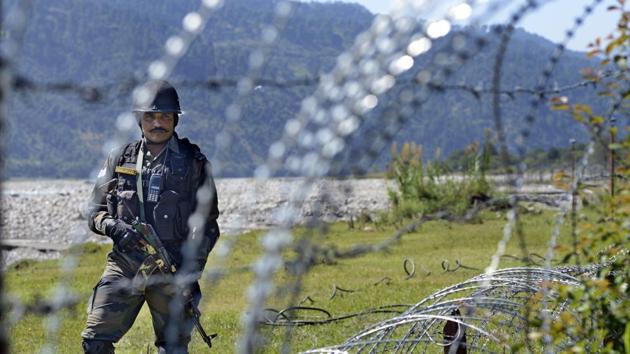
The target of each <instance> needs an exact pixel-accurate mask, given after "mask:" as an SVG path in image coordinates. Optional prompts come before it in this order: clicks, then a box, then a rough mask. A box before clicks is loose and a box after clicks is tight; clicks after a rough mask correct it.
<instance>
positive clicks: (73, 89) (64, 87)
mask: <svg viewBox="0 0 630 354" xmlns="http://www.w3.org/2000/svg"><path fill="white" fill-rule="evenodd" d="M623 71H624V70H616V71H612V70H606V71H603V72H601V73H599V74H598V75H596V76H595V77H592V78H589V79H584V80H579V81H576V82H574V83H571V84H567V85H563V86H559V87H556V88H540V87H539V86H536V87H521V86H514V87H513V88H512V89H509V90H508V89H502V90H499V93H500V94H501V95H503V96H506V97H508V98H510V99H515V97H516V96H517V95H520V94H528V95H531V96H535V97H541V96H542V97H548V96H549V95H552V94H555V95H557V94H561V93H565V92H568V91H573V90H576V89H579V88H585V87H589V86H590V87H594V86H595V84H597V83H598V82H599V81H601V80H603V79H607V78H611V77H614V76H618V75H620V74H621V72H623ZM250 80H251V81H250V84H248V87H253V90H254V91H255V90H258V89H261V88H264V87H272V88H279V89H288V88H295V87H302V86H307V87H312V86H317V85H318V84H319V82H320V80H321V76H314V77H304V78H296V79H292V80H274V79H270V78H258V79H250ZM171 82H172V84H173V85H174V86H176V87H180V88H203V89H206V90H209V91H216V90H220V89H221V88H224V87H230V88H234V87H238V86H239V82H241V80H239V79H231V78H209V79H206V80H181V81H176V80H171ZM399 82H400V86H402V87H404V86H406V85H417V84H418V81H417V79H414V78H411V79H407V80H405V79H402V80H399ZM141 83H142V81H140V80H136V79H130V80H123V81H120V82H118V83H110V84H105V85H81V84H78V83H75V82H71V81H63V82H38V81H35V80H33V79H30V78H27V77H26V76H23V75H19V74H17V75H16V77H15V80H14V84H13V91H15V92H36V93H38V92H42V93H44V92H45V93H51V92H59V93H73V94H76V95H77V96H78V97H80V98H81V99H83V100H84V101H85V102H88V103H90V102H103V101H105V98H107V97H110V95H111V94H112V93H116V94H118V95H120V94H128V93H131V92H132V91H133V88H134V87H135V86H137V85H139V84H141ZM484 85H485V82H484V81H480V82H479V83H477V84H474V85H473V84H445V83H443V84H440V83H433V82H432V83H429V84H428V86H429V87H430V88H431V89H432V90H433V91H436V92H444V91H464V92H467V93H470V94H471V95H473V96H474V97H475V98H477V99H480V98H481V96H482V95H484V94H492V93H493V92H494V91H495V90H493V89H492V88H489V87H484ZM248 92H250V91H249V90H248ZM244 97H246V96H244ZM244 97H242V98H241V100H242V99H243V98H244Z"/></svg>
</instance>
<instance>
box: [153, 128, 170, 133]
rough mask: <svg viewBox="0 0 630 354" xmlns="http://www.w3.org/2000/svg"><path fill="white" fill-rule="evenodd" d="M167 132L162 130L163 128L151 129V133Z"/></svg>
mask: <svg viewBox="0 0 630 354" xmlns="http://www.w3.org/2000/svg"><path fill="white" fill-rule="evenodd" d="M166 132H167V130H166V129H163V128H155V129H151V133H166Z"/></svg>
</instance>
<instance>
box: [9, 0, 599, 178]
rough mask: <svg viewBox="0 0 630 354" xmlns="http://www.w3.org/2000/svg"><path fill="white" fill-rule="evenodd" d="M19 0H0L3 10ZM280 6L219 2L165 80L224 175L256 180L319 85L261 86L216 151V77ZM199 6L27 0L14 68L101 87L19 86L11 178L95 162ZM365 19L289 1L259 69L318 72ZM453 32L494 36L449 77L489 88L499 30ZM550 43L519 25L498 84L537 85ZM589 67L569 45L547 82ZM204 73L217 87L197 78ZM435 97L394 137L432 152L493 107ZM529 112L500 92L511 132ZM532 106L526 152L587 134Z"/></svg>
mask: <svg viewBox="0 0 630 354" xmlns="http://www.w3.org/2000/svg"><path fill="white" fill-rule="evenodd" d="M14 3H15V2H14V1H13V2H9V3H8V4H5V7H6V9H4V11H3V13H7V12H8V8H10V6H11V5H12V4H14ZM276 3H277V1H276V0H231V1H226V4H225V5H224V7H223V8H222V9H221V10H219V11H218V12H216V13H215V14H213V15H212V17H211V18H210V21H209V22H208V25H207V27H206V29H205V30H204V32H203V33H202V34H201V35H200V37H199V38H198V39H197V40H196V41H195V42H194V43H193V45H192V47H191V48H190V51H189V53H188V54H187V55H186V56H185V57H184V58H183V59H182V61H181V62H180V63H179V65H178V66H177V68H176V70H175V73H174V75H173V77H172V79H171V81H172V82H173V83H174V84H175V86H176V87H177V88H178V90H179V92H180V96H181V102H182V105H183V109H184V110H185V112H186V114H185V116H184V117H183V118H182V120H181V123H180V126H179V127H178V130H179V133H180V135H185V136H189V137H190V138H191V139H192V140H193V141H195V142H197V143H198V144H200V145H201V146H202V149H203V150H204V151H205V152H206V154H207V155H208V156H209V157H211V158H212V159H214V160H217V159H220V160H221V162H222V164H223V166H224V172H225V174H224V176H247V175H251V173H252V171H253V170H254V168H255V166H256V165H257V164H258V163H260V162H261V161H263V160H264V159H265V156H266V153H267V151H268V146H269V145H270V144H271V143H272V142H273V141H274V140H276V139H278V138H279V137H280V134H281V132H282V129H283V126H284V122H285V121H286V120H287V119H289V118H291V117H292V116H294V115H295V114H296V112H297V111H298V109H299V107H300V102H301V100H302V99H303V98H305V97H306V96H308V95H309V94H310V93H312V92H313V91H314V89H315V86H314V85H306V86H292V87H274V86H271V85H267V86H261V87H259V89H257V90H255V91H254V92H253V94H252V95H250V96H248V97H247V98H246V100H244V101H243V102H242V104H243V106H242V108H243V121H242V124H239V125H238V128H237V131H236V132H233V133H234V134H235V135H236V136H237V137H238V139H237V140H236V141H234V143H233V144H232V145H231V148H230V150H229V151H226V152H225V153H224V154H221V155H220V156H216V155H215V153H214V152H215V150H214V136H215V134H216V133H217V132H219V131H221V130H222V129H223V127H224V124H225V118H224V117H225V109H226V107H227V106H228V105H229V104H230V103H232V102H234V99H235V97H236V89H235V88H234V86H233V85H221V84H220V83H221V82H223V81H227V82H233V81H234V80H238V78H239V77H241V76H242V75H243V74H244V73H245V72H246V71H247V68H248V60H249V55H250V53H251V52H252V51H253V50H254V49H256V48H258V46H260V45H261V42H260V40H259V39H260V35H261V31H262V29H263V27H264V26H266V25H268V24H270V23H271V22H272V20H273V13H274V8H275V5H276ZM197 6H198V2H197V1H193V0H180V1H170V2H154V1H151V0H136V1H134V2H133V6H131V5H130V2H128V1H127V0H110V1H85V0H48V1H35V2H34V6H33V10H32V13H31V16H30V17H29V20H28V25H27V31H26V33H25V37H24V42H23V48H22V54H21V59H20V60H19V61H18V62H17V63H15V64H16V67H17V71H18V73H19V74H20V75H22V76H24V77H25V78H26V79H28V80H30V81H31V82H34V83H36V84H43V83H56V82H69V83H75V84H77V85H82V86H94V87H97V88H99V90H100V89H104V90H103V91H98V92H99V93H100V95H98V96H97V97H92V99H93V100H91V101H87V100H85V99H84V98H82V97H80V96H79V95H77V94H76V93H73V92H70V91H62V90H52V91H51V90H33V89H24V88H22V89H20V90H18V91H17V92H15V93H14V94H13V96H12V97H11V103H10V107H9V135H8V144H7V147H8V158H7V162H6V174H7V175H8V176H11V177H81V178H82V177H87V176H88V175H89V173H90V171H92V170H93V169H95V168H97V167H98V166H99V165H100V163H101V162H100V161H102V159H103V152H102V145H103V143H104V142H105V141H107V140H108V139H109V137H110V136H111V134H112V133H113V132H114V131H115V127H114V123H115V119H116V117H117V116H118V115H119V114H120V113H121V112H124V111H125V110H127V109H129V107H130V105H131V100H130V89H131V88H132V87H133V85H134V83H137V82H141V81H142V80H144V79H146V67H147V66H148V64H149V63H150V62H151V61H153V60H155V59H156V58H159V57H160V56H161V53H162V50H163V44H164V42H165V41H166V39H167V38H168V37H169V36H171V35H173V34H175V33H177V31H178V29H179V27H180V26H181V19H182V18H183V17H184V15H185V14H186V13H187V12H189V11H191V10H194V9H196V7H197ZM139 9H140V10H139ZM372 19H373V15H372V14H371V13H370V12H368V11H367V10H366V9H364V8H363V7H361V6H359V5H351V4H344V3H327V4H319V3H299V4H296V7H295V11H294V13H293V14H292V15H291V16H290V17H289V20H288V23H287V24H286V28H285V29H284V30H283V31H282V32H281V36H280V40H279V41H278V42H277V43H276V44H275V45H274V47H273V50H272V55H271V57H270V59H269V60H268V62H267V64H266V66H265V69H264V71H263V73H262V74H261V77H262V78H264V79H266V80H272V81H286V80H292V79H305V78H306V79H314V78H317V77H318V76H319V75H320V74H321V73H324V72H326V71H328V70H330V69H331V68H332V67H333V65H334V63H335V59H336V57H337V56H338V55H339V54H340V53H341V52H342V51H343V50H344V49H346V48H348V47H349V46H350V45H351V44H352V43H353V41H354V38H355V36H356V35H357V34H358V33H360V32H362V31H363V30H365V29H367V28H368V27H369V26H370V24H371V22H372ZM460 30H461V31H475V33H476V34H477V35H478V36H482V37H484V38H486V39H487V41H488V42H489V45H488V46H487V47H486V48H485V49H484V51H483V52H482V53H480V54H479V55H477V56H475V57H474V58H473V59H471V60H470V62H469V63H467V64H466V65H465V66H464V67H462V68H461V69H460V70H458V71H457V72H455V73H454V75H453V76H452V77H451V79H450V82H451V83H454V84H467V85H482V86H483V87H486V88H488V87H489V85H490V82H491V74H492V70H493V63H494V56H495V55H496V48H497V46H498V41H499V38H498V36H497V35H496V34H495V33H494V32H493V31H489V29H488V28H485V27H484V28H476V29H469V28H465V29H460ZM4 35H5V36H11V35H13V34H12V33H10V32H9V33H4ZM445 40H446V39H443V40H442V42H444V41H445ZM436 47H437V48H439V45H436ZM553 48H554V45H553V44H552V43H550V42H548V41H546V40H545V39H543V38H540V37H537V36H535V35H531V34H528V33H526V32H524V31H522V30H517V31H516V32H515V35H514V37H513V39H512V41H511V42H510V44H509V47H508V54H507V57H506V59H505V62H504V69H503V70H504V71H503V72H504V75H503V82H502V86H503V87H504V88H507V89H509V88H513V87H515V86H520V87H534V86H535V85H536V80H537V78H538V76H539V74H540V72H541V71H542V68H543V66H544V64H545V63H546V61H547V59H548V58H549V56H550V54H551V53H552V51H553ZM431 60H433V57H432V55H431V53H429V55H427V56H426V57H421V58H419V60H417V62H416V66H415V68H414V69H412V70H411V71H410V74H409V76H407V79H409V78H410V76H411V74H412V73H413V72H415V71H417V70H419V69H420V68H421V67H423V66H426V65H427V63H429V62H430V61H431ZM589 65H592V64H591V63H590V62H589V61H588V60H587V59H586V56H585V55H584V54H583V53H575V52H569V53H567V54H565V55H564V56H563V57H562V58H561V60H560V63H559V65H558V67H557V69H556V70H555V71H554V80H552V81H553V82H552V83H551V84H552V85H559V86H562V85H566V84H570V83H574V82H577V81H580V80H581V77H580V74H579V70H580V69H581V68H583V67H585V66H589ZM207 80H211V81H213V82H219V85H211V86H208V85H199V84H196V83H199V82H204V81H207ZM399 90H400V89H399V88H395V89H394V90H392V91H391V92H390V93H389V94H388V95H387V97H388V98H389V99H385V100H381V102H382V107H379V108H377V109H376V110H375V111H374V112H372V113H371V115H370V116H369V117H368V119H366V124H365V126H363V127H362V128H361V129H360V130H359V134H360V135H357V136H358V137H357V138H351V139H350V144H349V146H350V148H349V149H348V150H347V151H345V153H344V154H342V155H341V156H340V157H339V159H340V160H339V161H340V162H341V165H345V164H347V165H350V162H351V161H352V156H353V154H354V153H356V152H357V151H361V150H362V149H363V145H362V142H363V141H364V140H365V139H366V136H369V131H378V130H379V129H381V128H382V126H381V125H382V124H383V123H382V121H381V120H379V114H380V113H381V112H382V110H383V108H384V107H388V106H392V105H393V106H395V105H396V101H395V97H396V96H397V93H398V92H399ZM433 95H434V97H432V99H431V100H430V101H429V103H428V104H426V105H424V106H422V107H419V108H418V109H417V111H416V112H415V113H414V115H413V119H412V120H411V121H410V122H408V124H407V125H406V126H405V128H404V129H402V130H401V131H400V132H399V133H398V135H397V137H396V140H398V141H415V142H417V143H419V144H422V145H423V146H424V147H425V150H426V151H427V155H430V154H432V152H433V151H434V150H435V149H436V148H438V147H439V148H440V149H441V150H442V152H443V153H444V154H445V155H446V154H448V153H449V152H450V151H454V150H457V149H461V148H462V147H463V146H466V145H467V144H468V143H470V142H471V141H472V140H479V139H480V138H481V137H482V136H483V130H484V128H488V127H492V126H493V125H492V124H493V123H492V122H493V121H492V112H491V111H490V110H489V108H487V107H490V105H488V104H480V102H479V99H481V100H484V102H486V103H487V101H486V100H489V99H491V97H490V96H482V97H481V98H476V97H475V96H473V95H471V94H470V93H467V92H462V91H445V92H443V93H434V94H433ZM571 95H572V97H574V99H575V100H576V101H582V102H587V101H588V102H593V97H594V94H593V93H592V90H591V89H589V88H582V89H578V90H575V91H572V92H571ZM480 107H484V108H480ZM528 108H529V97H528V96H525V95H519V96H515V97H514V98H510V97H505V100H504V105H503V112H504V117H505V119H506V126H507V128H508V129H509V131H511V132H514V133H516V132H518V131H519V129H520V127H522V126H523V125H524V123H523V120H524V119H523V117H524V116H525V114H526V113H527V110H528ZM536 114H537V116H538V119H537V123H536V125H535V131H534V133H533V134H532V137H531V142H530V145H531V146H532V147H550V146H564V145H566V144H567V141H568V139H569V138H570V137H574V138H578V139H579V138H580V137H582V136H585V135H584V134H583V133H582V132H580V131H579V128H577V127H576V126H575V124H572V122H571V121H570V118H568V117H567V115H566V113H565V114H563V115H562V114H559V113H551V112H550V110H548V109H547V107H542V108H541V109H540V110H539V111H538V112H536ZM365 134H368V135H365ZM388 154H389V152H388V150H387V149H384V150H383V151H382V153H381V155H380V158H379V159H378V160H377V162H376V163H375V164H374V165H373V166H372V168H374V169H379V168H382V166H384V164H385V163H386V160H387V157H388ZM349 170H350V169H346V171H349Z"/></svg>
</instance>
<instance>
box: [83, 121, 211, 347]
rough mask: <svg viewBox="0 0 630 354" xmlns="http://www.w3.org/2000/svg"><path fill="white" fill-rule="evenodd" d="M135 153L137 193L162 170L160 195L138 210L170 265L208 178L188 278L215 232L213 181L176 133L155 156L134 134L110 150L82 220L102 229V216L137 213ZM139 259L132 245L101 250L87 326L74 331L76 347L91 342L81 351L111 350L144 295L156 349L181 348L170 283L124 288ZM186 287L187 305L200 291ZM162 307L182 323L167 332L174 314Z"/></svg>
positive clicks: (182, 333) (183, 340)
mask: <svg viewBox="0 0 630 354" xmlns="http://www.w3.org/2000/svg"><path fill="white" fill-rule="evenodd" d="M139 153H143V166H142V179H143V181H142V186H143V195H144V196H147V186H148V181H149V179H150V178H151V175H153V174H156V173H161V174H162V183H161V188H160V197H159V199H158V201H157V202H155V203H151V202H148V201H146V200H145V202H144V211H145V212H144V214H145V218H146V222H147V223H149V224H151V225H153V227H154V229H155V230H156V232H157V234H158V236H159V238H160V239H161V241H162V243H163V244H164V246H165V248H166V249H167V250H168V251H169V254H170V255H171V257H172V259H173V262H174V263H175V265H176V267H177V269H178V270H179V268H180V266H181V264H182V261H183V256H182V250H181V248H182V244H183V242H184V241H185V240H186V237H187V236H188V234H189V231H190V230H189V228H188V225H187V221H188V217H189V216H190V215H191V214H192V213H193V212H194V210H195V207H196V193H197V190H198V189H199V188H200V187H201V186H202V185H203V184H204V183H205V182H206V181H207V180H208V179H209V183H210V184H211V186H212V189H213V190H214V191H215V193H214V198H213V201H212V204H211V207H210V212H209V215H208V216H207V219H206V225H205V232H204V235H202V237H201V240H198V241H199V244H198V246H199V247H197V248H196V251H195V253H196V254H195V255H194V257H193V258H194V259H193V267H192V271H191V274H192V276H193V278H194V279H198V277H199V274H200V273H201V271H202V270H203V268H204V266H205V263H206V259H207V256H208V254H209V252H210V250H211V249H212V247H213V246H214V244H215V242H216V240H217V238H218V237H219V229H218V226H217V223H216V219H217V217H218V215H219V211H218V208H217V196H216V189H215V188H214V181H213V179H212V176H211V175H207V173H206V169H205V166H206V164H207V163H208V162H207V160H206V157H205V156H204V155H203V154H202V153H201V152H200V151H199V148H198V147H197V146H196V145H194V144H191V143H190V142H189V141H188V139H179V138H178V137H177V135H176V134H175V135H173V137H172V138H171V139H170V140H169V141H168V144H167V145H166V148H165V149H164V150H163V151H162V152H161V153H160V155H158V156H156V157H152V156H150V153H149V152H148V149H146V152H145V148H144V142H143V141H142V140H141V141H137V142H134V143H131V144H128V145H126V146H124V147H122V148H121V149H119V150H117V151H114V152H112V153H111V154H110V156H109V158H108V159H107V161H106V163H105V166H104V167H103V169H102V170H101V172H100V173H99V175H98V177H97V183H96V185H95V187H94V190H93V193H92V198H91V205H90V215H89V218H88V220H89V226H90V229H92V231H94V232H96V233H99V234H103V235H104V234H105V230H104V226H103V225H102V222H103V220H104V219H106V218H117V219H119V220H123V221H124V222H126V223H128V224H130V223H131V222H132V221H133V220H134V219H136V217H139V216H140V215H141V213H140V206H141V204H140V202H139V198H138V193H137V191H136V173H135V169H136V161H137V157H138V154H139ZM145 199H146V198H145ZM192 234H193V237H199V235H195V231H194V230H193V233H192ZM144 258H145V254H144V253H142V251H140V250H137V251H128V252H123V251H122V250H120V249H119V248H118V247H117V246H114V247H113V249H112V251H111V252H110V253H109V254H108V255H107V264H106V266H105V271H104V273H103V276H102V277H101V279H100V280H99V282H98V284H97V285H96V286H95V287H94V291H93V293H92V295H91V297H90V299H89V302H88V318H87V326H86V328H85V330H84V331H83V333H82V334H81V336H82V337H83V338H84V347H85V346H86V345H87V347H90V345H92V347H93V348H96V349H92V348H87V349H86V348H84V350H86V352H95V353H100V352H102V353H113V345H112V344H111V343H115V342H117V341H118V340H119V339H120V338H121V337H122V336H123V335H124V334H125V333H126V332H127V331H128V330H129V328H131V325H132V324H133V322H134V320H135V318H136V316H137V315H138V312H139V311H140V309H141V307H142V305H143V303H144V302H145V301H146V302H147V304H148V306H149V310H150V312H151V317H152V319H153V328H154V331H155V336H156V340H155V344H156V346H158V347H160V348H161V350H164V348H166V345H167V343H169V345H173V344H174V343H175V344H177V345H178V346H179V348H180V349H181V351H182V352H185V351H186V349H185V348H186V347H187V345H188V342H189V341H190V334H191V331H192V322H191V321H190V318H189V317H188V315H185V314H182V313H183V312H182V311H172V309H171V310H169V306H173V302H172V300H173V298H174V293H175V292H174V291H173V289H172V286H170V285H168V284H164V283H159V282H158V283H156V284H152V285H151V284H150V285H148V286H146V288H144V289H142V288H135V287H130V282H131V280H132V279H133V278H134V276H135V275H136V272H137V271H138V268H139V266H140V264H141V263H142V261H143V259H144ZM190 290H191V291H192V293H193V299H194V300H193V303H194V304H195V306H197V304H198V303H199V299H200V297H201V293H200V291H199V285H198V283H197V282H194V283H193V284H192V286H191V289H190ZM169 312H173V313H178V314H179V316H183V317H186V318H185V319H183V322H176V323H177V324H178V325H176V326H172V327H171V329H176V330H177V332H178V333H175V332H174V331H168V330H167V329H168V328H167V327H168V326H169V324H172V323H173V322H174V321H181V320H182V319H181V318H180V319H177V318H175V319H173V318H169ZM175 334H176V335H175ZM169 335H171V337H169ZM86 342H87V344H85V343H86ZM169 352H170V350H169Z"/></svg>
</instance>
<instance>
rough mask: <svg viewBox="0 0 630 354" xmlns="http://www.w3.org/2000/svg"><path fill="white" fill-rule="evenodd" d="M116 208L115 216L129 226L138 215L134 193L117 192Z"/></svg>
mask: <svg viewBox="0 0 630 354" xmlns="http://www.w3.org/2000/svg"><path fill="white" fill-rule="evenodd" d="M117 199H118V206H117V210H116V212H117V215H118V218H119V219H122V220H123V221H124V222H126V223H127V224H131V223H132V222H133V221H134V220H135V219H136V217H137V216H139V215H140V213H139V207H138V204H139V200H138V195H137V194H136V191H122V192H118V198H117Z"/></svg>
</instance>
